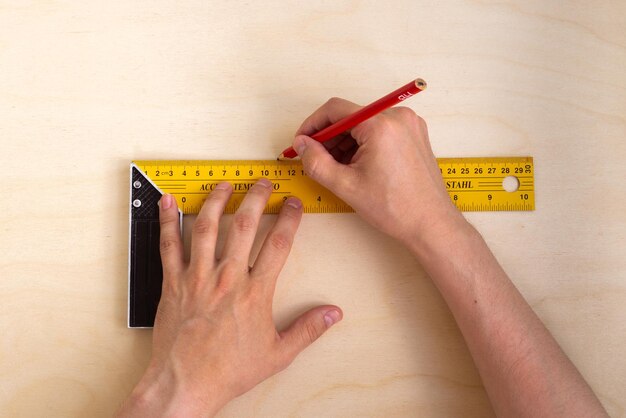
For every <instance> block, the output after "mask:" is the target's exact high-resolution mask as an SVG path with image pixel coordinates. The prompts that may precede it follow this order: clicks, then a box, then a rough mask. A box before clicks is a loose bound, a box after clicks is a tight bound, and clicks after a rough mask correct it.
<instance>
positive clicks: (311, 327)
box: [280, 305, 343, 360]
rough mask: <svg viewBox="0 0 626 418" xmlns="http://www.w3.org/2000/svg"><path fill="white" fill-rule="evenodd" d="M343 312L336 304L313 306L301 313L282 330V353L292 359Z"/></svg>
mask: <svg viewBox="0 0 626 418" xmlns="http://www.w3.org/2000/svg"><path fill="white" fill-rule="evenodd" d="M342 318H343V312H341V309H339V308H338V307H337V306H332V305H325V306H318V307H316V308H313V309H311V310H309V311H307V312H305V313H303V314H302V315H300V317H299V318H298V319H296V320H295V321H293V323H292V324H291V325H290V326H289V327H288V328H287V329H286V330H284V331H283V332H281V333H280V336H281V338H282V340H283V344H284V346H283V350H284V353H285V354H286V355H287V356H288V357H289V359H290V360H293V359H294V358H295V357H296V356H297V355H298V354H300V352H301V351H302V350H304V349H305V348H307V347H308V346H309V345H311V344H313V342H314V341H315V340H317V339H318V338H319V337H321V336H322V334H323V333H324V332H326V330H327V329H329V328H330V327H331V326H333V324H335V323H337V322H339V321H341V319H342Z"/></svg>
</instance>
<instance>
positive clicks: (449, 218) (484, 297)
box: [294, 99, 606, 417]
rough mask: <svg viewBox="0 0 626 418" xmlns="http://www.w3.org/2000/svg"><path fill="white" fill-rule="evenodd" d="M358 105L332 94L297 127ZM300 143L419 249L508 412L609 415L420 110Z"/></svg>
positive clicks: (307, 163)
mask: <svg viewBox="0 0 626 418" xmlns="http://www.w3.org/2000/svg"><path fill="white" fill-rule="evenodd" d="M356 109H358V106H357V105H355V104H353V103H350V102H348V101H345V100H342V99H331V100H330V101H329V102H328V103H326V104H325V105H324V106H322V107H321V108H320V109H318V110H317V111H316V112H315V113H314V114H313V115H311V116H310V117H309V118H308V119H307V120H306V121H305V122H304V123H303V125H302V127H301V128H300V130H299V132H298V133H299V134H312V133H313V132H315V131H317V130H319V129H321V128H323V127H324V126H326V125H328V124H329V123H332V122H335V121H336V120H338V119H341V118H342V117H344V116H345V115H347V114H350V113H352V112H354V111H355V110H356ZM294 148H295V149H296V151H297V152H298V154H300V156H301V157H302V160H303V164H304V168H305V170H306V171H307V172H308V174H309V175H310V176H311V177H313V178H314V179H316V180H317V181H319V182H320V183H321V184H322V185H323V186H325V187H327V188H328V189H330V190H332V191H333V192H334V193H336V194H337V195H338V196H339V197H341V198H343V199H344V200H345V201H346V202H348V203H349V204H351V205H352V207H354V208H355V210H356V211H357V213H359V214H360V215H361V216H362V217H363V218H364V219H366V220H367V221H369V222H370V223H371V224H372V225H374V226H376V227H377V228H379V229H381V230H382V231H383V232H386V233H388V234H389V235H391V236H393V237H395V238H397V239H398V240H400V241H402V242H403V243H404V244H405V245H406V246H407V247H408V248H410V249H411V251H412V253H413V254H414V255H415V257H416V258H417V259H418V260H419V261H420V263H421V264H422V266H423V267H424V268H425V269H426V271H427V273H428V274H429V276H430V277H431V278H432V280H433V282H434V283H435V285H436V286H437V288H438V289H439V291H440V292H441V294H442V295H443V297H444V299H445V300H446V302H447V304H448V306H449V307H450V310H451V311H452V313H453V315H454V317H455V319H456V321H457V323H458V325H459V328H460V329H461V332H462V333H463V336H464V337H465V340H466V342H467V345H468V347H469V350H470V352H471V354H472V357H473V359H474V362H475V363H476V366H477V367H478V371H479V373H480V375H481V378H482V380H483V382H484V386H485V388H486V390H487V394H488V396H489V399H490V400H491V402H492V405H493V408H494V410H495V411H496V413H497V414H498V415H499V416H506V417H537V416H563V417H573V416H585V417H591V416H606V412H605V411H604V409H603V408H602V405H601V404H600V402H599V401H598V399H597V398H596V396H595V395H594V393H593V392H592V390H591V389H590V387H589V386H588V385H587V383H586V382H585V380H584V379H583V377H582V376H581V375H580V373H579V372H578V370H577V369H576V367H575V366H574V365H573V364H572V363H571V361H570V360H569V359H568V358H567V356H566V355H565V354H564V353H563V351H562V350H561V349H560V347H559V346H558V344H557V343H556V341H555V340H554V338H553V337H552V336H551V335H550V333H549V332H548V330H547V329H546V328H545V327H544V325H543V324H542V322H541V321H540V319H539V318H538V317H537V315H535V313H534V312H533V311H532V309H531V308H530V306H529V305H528V303H527V302H526V301H525V300H524V299H523V297H522V296H521V294H520V293H519V292H518V291H517V289H516V288H515V286H514V285H513V283H512V282H511V280H510V279H509V278H508V277H507V275H506V273H505V272H504V271H503V270H502V268H501V267H500V265H499V264H498V262H497V260H496V259H495V257H494V256H493V254H492V253H491V251H490V250H489V248H488V247H487V245H486V244H485V241H484V240H483V238H482V237H481V236H480V234H479V233H478V232H477V231H476V230H475V229H474V228H473V227H472V226H471V225H470V224H469V223H468V222H467V221H466V220H465V219H464V218H463V216H462V215H461V214H460V212H459V211H458V210H456V208H455V207H454V206H453V205H452V203H451V201H450V198H449V197H448V195H447V193H446V191H445V188H444V186H443V179H442V178H441V174H440V171H439V168H438V166H437V163H436V160H435V157H434V155H433V153H432V150H431V148H430V143H429V141H428V133H427V129H426V125H425V123H424V121H423V120H422V119H421V118H419V117H418V116H416V115H415V113H413V112H412V111H411V110H409V109H407V108H395V109H391V110H389V111H386V112H385V113H383V114H381V115H378V116H376V117H374V118H372V119H370V120H369V121H367V122H364V123H362V124H361V125H359V126H357V127H356V128H355V129H353V130H352V132H351V135H350V136H347V135H346V136H344V137H342V138H338V139H336V140H333V141H332V142H331V143H327V144H326V147H325V146H323V145H322V144H319V143H317V142H315V141H313V140H312V139H311V138H308V137H306V136H304V135H300V136H297V137H296V139H295V141H294ZM339 162H341V163H343V164H341V163H339ZM404 190H413V191H414V193H413V194H412V195H410V196H407V195H406V193H402V191H404Z"/></svg>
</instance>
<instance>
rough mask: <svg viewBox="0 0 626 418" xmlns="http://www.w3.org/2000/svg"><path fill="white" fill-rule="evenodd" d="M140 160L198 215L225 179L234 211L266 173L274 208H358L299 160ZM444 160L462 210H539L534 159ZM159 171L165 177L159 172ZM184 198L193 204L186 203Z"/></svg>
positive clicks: (448, 182) (442, 163)
mask: <svg viewBox="0 0 626 418" xmlns="http://www.w3.org/2000/svg"><path fill="white" fill-rule="evenodd" d="M136 164H137V166H138V167H139V168H140V169H141V170H142V171H143V172H145V173H147V176H148V177H149V178H150V179H151V181H152V182H154V184H155V185H156V186H157V187H159V188H161V189H162V190H166V191H168V192H171V193H172V195H173V196H174V197H175V198H176V199H177V201H178V203H179V207H181V208H182V209H183V211H184V213H197V212H198V211H199V209H200V207H201V206H202V201H203V200H204V199H203V198H205V197H206V195H208V193H210V190H212V187H214V186H215V184H217V183H219V182H220V181H228V182H231V183H234V184H235V186H236V188H237V189H236V190H235V191H234V194H236V195H237V196H236V197H235V198H234V199H235V200H236V199H239V200H238V201H235V202H234V204H233V205H229V206H228V207H227V213H232V212H234V211H235V210H236V207H237V206H238V204H239V203H240V201H241V199H240V198H241V195H242V194H243V193H245V192H246V191H247V190H248V189H249V187H250V186H251V184H252V183H254V182H255V181H256V180H257V179H258V178H260V177H266V178H268V179H269V180H270V181H272V182H273V183H274V193H273V194H272V195H276V196H275V197H276V199H275V200H272V198H270V202H269V204H268V210H269V208H271V210H272V212H275V211H276V210H277V208H279V207H280V204H281V203H282V199H283V196H288V195H294V196H297V197H299V198H300V199H301V200H303V207H304V210H305V212H308V213H314V212H322V213H333V212H352V209H351V208H350V207H349V206H348V205H347V204H345V203H344V202H343V201H341V200H339V199H338V198H337V197H335V196H334V195H333V194H332V193H330V192H329V191H328V190H326V189H324V188H322V187H321V186H319V185H317V184H316V183H315V182H313V181H312V180H310V179H308V178H307V176H306V174H305V173H304V171H303V169H302V165H301V163H300V162H298V161H293V160H292V161H288V162H287V161H273V160H272V161H270V160H254V161H250V160H235V161H218V162H216V161H198V160H195V161H193V160H192V161H137V162H136ZM438 164H439V168H440V170H441V173H442V176H443V178H444V183H446V186H447V189H448V193H449V194H450V197H451V198H452V199H453V202H454V203H455V204H456V205H457V207H459V208H460V209H461V210H467V211H476V210H487V211H494V210H507V211H509V210H534V180H533V161H532V157H487V158H441V159H438ZM164 170H167V171H164ZM157 171H159V172H160V173H159V174H161V173H162V174H163V175H157ZM183 173H186V174H185V175H183ZM194 174H195V175H194ZM508 176H514V177H516V178H517V179H518V188H517V190H515V191H514V192H507V191H505V190H504V189H503V185H502V182H503V180H504V179H505V178H506V177H508ZM183 198H186V200H187V202H181V200H182V199H183ZM310 203H315V204H313V205H312V204H310Z"/></svg>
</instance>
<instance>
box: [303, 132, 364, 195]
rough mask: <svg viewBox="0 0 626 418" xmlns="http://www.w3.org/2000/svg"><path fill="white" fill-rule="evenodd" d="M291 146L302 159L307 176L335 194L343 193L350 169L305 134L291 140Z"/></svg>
mask: <svg viewBox="0 0 626 418" xmlns="http://www.w3.org/2000/svg"><path fill="white" fill-rule="evenodd" d="M293 148H294V149H295V150H296V152H297V153H298V155H299V156H300V158H301V159H302V166H303V168H304V171H305V172H306V173H307V175H308V176H309V177H311V178H312V179H313V180H315V181H317V182H318V183H319V184H321V185H322V186H324V187H326V188H327V189H328V190H330V191H331V192H333V193H335V194H336V195H339V196H340V197H341V195H343V194H344V193H343V192H344V191H345V189H346V186H347V184H349V177H350V175H351V174H352V172H351V171H350V169H349V168H348V167H347V166H346V165H344V164H341V163H339V162H337V161H336V160H335V159H334V158H333V156H332V155H330V153H329V152H328V150H327V149H326V148H325V147H324V145H322V144H321V143H320V142H317V141H316V140H314V139H313V138H311V137H308V136H306V135H298V136H296V137H295V139H294V141H293Z"/></svg>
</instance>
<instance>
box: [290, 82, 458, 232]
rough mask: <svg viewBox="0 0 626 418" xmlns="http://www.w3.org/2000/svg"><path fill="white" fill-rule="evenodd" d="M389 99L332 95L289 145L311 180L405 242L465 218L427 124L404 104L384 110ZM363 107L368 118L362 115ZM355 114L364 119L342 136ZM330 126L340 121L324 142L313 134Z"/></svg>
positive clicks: (391, 100) (382, 229)
mask: <svg viewBox="0 0 626 418" xmlns="http://www.w3.org/2000/svg"><path fill="white" fill-rule="evenodd" d="M411 84H416V83H413V82H412V83H411ZM404 87H407V88H412V87H411V86H410V85H407V86H404ZM404 87H403V88H404ZM399 90H400V89H399ZM399 90H396V91H395V92H394V96H393V97H394V98H396V99H397V96H395V93H397V92H399ZM421 90H422V89H419V91H421ZM400 94H402V93H400ZM413 94H414V93H413ZM389 96H390V95H388V96H385V97H389ZM383 99H385V98H383ZM397 101H400V100H397ZM397 101H395V103H397ZM379 102H380V101H379ZM393 102H394V99H393V98H392V99H386V101H385V104H384V105H381V104H378V105H377V106H376V107H372V105H373V104H375V103H378V102H374V103H373V104H372V105H369V106H366V107H362V106H359V105H357V104H354V103H352V102H349V101H347V100H344V99H337V98H335V99H331V100H329V101H328V102H327V103H325V104H324V105H323V106H322V107H320V108H319V109H318V110H317V111H315V112H314V113H313V114H312V115H311V116H309V117H308V118H307V119H306V120H305V121H304V122H303V123H302V126H301V127H300V129H298V131H297V133H296V137H295V139H294V141H293V148H294V150H295V152H296V153H297V155H299V156H300V158H301V159H302V165H303V168H304V170H305V172H306V173H307V175H308V176H309V177H311V178H312V179H313V180H315V181H317V182H318V183H320V184H321V185H322V186H324V187H326V188H327V189H329V190H330V191H332V192H333V193H334V194H335V195H337V196H338V197H339V198H341V199H342V200H344V201H345V202H346V203H348V204H349V205H350V206H352V208H353V209H354V210H355V211H356V212H357V213H358V214H359V215H360V216H361V217H362V218H363V219H365V220H366V221H368V222H369V223H371V224H372V225H373V226H375V227H376V228H378V229H380V230H381V231H383V232H385V233H387V234H389V235H391V236H392V237H394V238H396V239H399V240H400V241H401V242H404V243H408V242H412V241H414V238H415V237H416V236H420V237H426V236H430V235H436V233H437V231H438V230H439V229H440V228H441V227H442V226H446V225H447V226H449V225H450V224H451V223H452V224H454V223H456V222H462V221H463V217H462V215H461V213H460V212H459V211H458V210H457V209H456V207H455V206H454V205H453V204H452V202H451V200H450V197H449V196H448V193H447V192H446V189H445V187H444V184H443V179H442V177H441V173H440V171H439V166H438V165H437V161H436V159H435V156H434V155H433V153H432V150H431V147H430V143H429V141H428V131H427V128H426V123H425V122H424V120H423V119H422V118H420V117H419V116H417V115H416V114H415V112H413V111H412V110H411V109H409V108H406V107H395V108H392V109H389V110H388V111H386V112H382V110H383V109H387V108H389V107H390V104H389V103H393ZM366 109H368V110H367V111H368V113H367V114H368V115H369V116H371V117H370V118H369V120H365V119H367V117H365V118H363V115H364V114H365V110H366ZM372 109H375V110H376V112H374V114H372V113H370V112H371V110H372ZM381 112H382V113H381ZM355 115H360V116H359V117H360V118H363V120H365V121H364V122H361V123H357V124H355V125H354V127H352V129H351V130H350V132H349V133H346V134H342V133H343V132H345V131H346V129H349V128H345V126H346V125H345V124H344V121H346V120H352V121H353V122H354V120H355V119H354V117H355ZM374 116H375V117H374ZM329 124H330V126H331V127H333V126H340V128H336V129H337V130H335V131H334V132H333V133H332V135H333V136H332V137H331V138H332V139H331V140H327V141H326V142H325V143H324V144H322V143H321V142H320V141H319V139H318V140H316V139H314V137H315V133H320V132H324V131H327V132H328V130H327V129H322V128H325V127H327V126H329ZM337 134H339V136H337ZM309 135H310V136H309ZM318 138H319V137H318Z"/></svg>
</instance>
